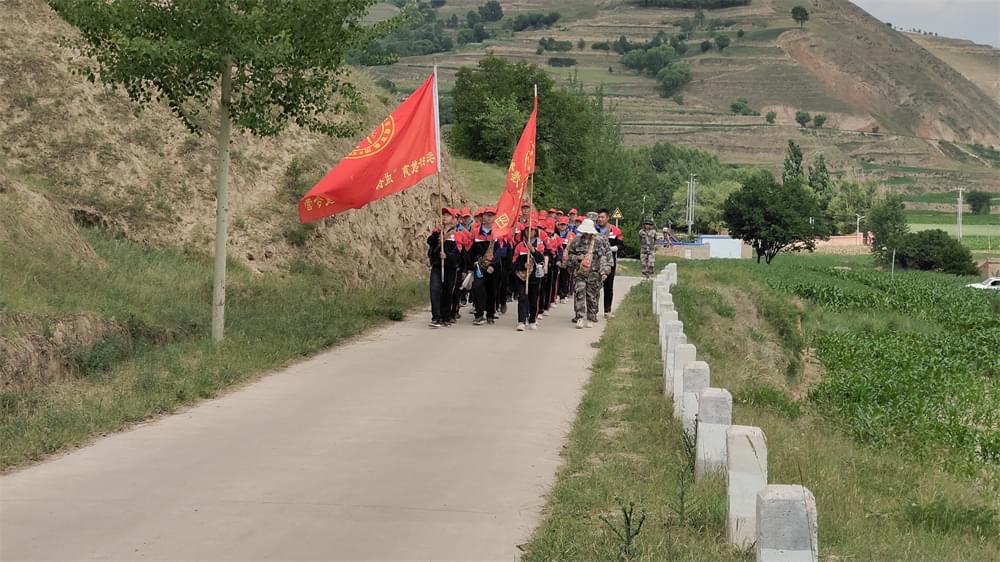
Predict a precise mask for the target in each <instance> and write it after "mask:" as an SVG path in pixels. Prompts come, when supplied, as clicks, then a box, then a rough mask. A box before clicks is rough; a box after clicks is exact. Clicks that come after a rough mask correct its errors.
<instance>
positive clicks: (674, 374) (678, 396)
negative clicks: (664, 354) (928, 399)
mask: <svg viewBox="0 0 1000 562" xmlns="http://www.w3.org/2000/svg"><path fill="white" fill-rule="evenodd" d="M697 358H698V348H696V347H695V346H694V344H690V343H685V344H681V345H678V346H677V349H675V350H674V370H673V371H671V373H670V377H671V379H672V380H671V384H673V390H672V391H671V392H670V394H671V395H673V397H674V417H675V418H677V419H681V412H682V410H683V408H682V407H681V406H682V403H683V400H684V369H685V368H686V367H687V365H688V363H691V362H693V361H695V360H697Z"/></svg>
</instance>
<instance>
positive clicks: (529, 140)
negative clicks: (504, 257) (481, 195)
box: [493, 97, 538, 236]
mask: <svg viewBox="0 0 1000 562" xmlns="http://www.w3.org/2000/svg"><path fill="white" fill-rule="evenodd" d="M537 128H538V97H535V106H534V108H533V109H532V110H531V117H529V118H528V124H527V125H525V126H524V132H522V133H521V140H519V141H518V142H517V148H515V149H514V156H513V157H512V158H511V160H510V168H508V169H507V187H506V189H504V192H503V194H501V195H500V201H498V202H497V217H496V220H494V221H493V233H494V235H495V236H503V235H506V234H508V233H510V230H511V228H513V226H514V223H515V222H516V221H517V216H518V214H519V213H520V211H521V208H520V207H521V201H523V200H524V190H525V188H526V187H527V186H528V178H529V177H530V176H531V174H533V173H534V172H535V131H536V129H537Z"/></svg>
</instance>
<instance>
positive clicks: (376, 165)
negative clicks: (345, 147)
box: [299, 74, 441, 224]
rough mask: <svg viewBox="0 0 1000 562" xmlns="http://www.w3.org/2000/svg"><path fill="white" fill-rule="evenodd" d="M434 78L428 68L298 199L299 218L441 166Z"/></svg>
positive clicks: (378, 193)
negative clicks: (408, 92)
mask: <svg viewBox="0 0 1000 562" xmlns="http://www.w3.org/2000/svg"><path fill="white" fill-rule="evenodd" d="M440 166H441V151H440V144H439V128H438V118H437V82H436V80H435V76H434V75H433V74H432V75H431V77H430V78H428V79H427V81H426V82H424V85H423V86H421V87H420V88H419V89H418V90H417V91H415V92H413V94H411V95H410V97H408V98H406V101H404V102H403V103H402V104H400V106H399V107H397V108H396V111H393V112H392V114H391V115H389V117H388V118H386V120H385V121H382V123H381V124H379V126H378V127H376V128H375V130H374V131H372V134H370V135H368V136H367V137H365V138H364V139H362V140H361V142H360V143H358V146H356V147H354V150H352V151H351V152H350V154H348V155H347V156H346V157H345V158H344V159H343V160H342V161H341V162H340V163H339V164H337V165H336V166H335V167H334V168H333V169H332V170H330V171H329V172H328V173H327V174H326V176H324V177H323V179H321V180H319V183H317V184H316V185H315V186H313V188H312V189H310V190H309V193H307V194H306V196H305V197H303V198H302V200H301V201H299V221H300V222H302V223H303V224H305V223H309V222H313V221H317V220H319V219H322V218H324V217H329V216H331V215H335V214H337V213H340V212H343V211H346V210H348V209H358V208H361V207H363V206H365V205H367V204H368V203H371V202H372V201H376V200H378V199H381V198H383V197H387V196H389V195H392V194H394V193H399V192H400V191H403V190H404V189H406V188H409V187H413V185H414V184H416V183H417V182H418V181H420V180H422V179H424V178H425V177H427V176H431V175H434V174H435V173H438V172H439V171H440Z"/></svg>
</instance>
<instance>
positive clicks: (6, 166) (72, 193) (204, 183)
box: [0, 0, 463, 283]
mask: <svg viewBox="0 0 1000 562" xmlns="http://www.w3.org/2000/svg"><path fill="white" fill-rule="evenodd" d="M73 37H75V34H74V32H73V29H72V28H71V27H70V26H69V25H68V24H66V23H65V22H64V21H62V20H61V19H59V18H58V17H57V16H56V15H55V14H54V13H53V12H52V11H51V10H50V9H49V8H48V6H47V5H46V4H45V2H43V1H42V0H13V1H8V2H2V3H0V67H2V68H4V73H3V76H2V77H0V178H3V179H4V181H5V183H9V184H11V185H16V186H18V187H17V188H16V189H10V190H0V191H3V193H0V199H3V200H4V201H3V207H4V208H5V209H8V208H12V206H13V205H20V206H22V207H23V208H25V209H28V212H26V213H25V214H24V215H21V216H20V217H19V218H15V219H14V220H19V221H21V222H22V223H24V224H21V225H20V226H18V227H17V228H19V229H21V230H25V229H27V230H31V229H33V228H35V227H36V226H37V225H39V224H44V223H43V221H49V222H55V223H56V224H54V225H50V227H47V228H46V230H47V231H49V232H52V231H55V230H59V231H61V232H64V233H67V234H66V236H69V237H74V236H76V237H78V235H75V234H73V231H74V230H75V229H76V226H75V225H74V224H72V223H69V224H67V221H66V220H65V219H67V218H68V217H70V216H72V217H74V218H75V219H76V222H77V223H79V224H83V225H94V226H100V227H103V228H105V229H106V230H110V231H113V232H115V233H116V234H117V235H119V236H122V237H125V238H127V239H130V240H133V241H136V242H140V243H143V244H147V245H151V246H156V247H175V248H181V249H184V250H185V251H189V252H193V253H194V254H196V255H209V254H211V251H212V240H213V237H214V219H215V196H214V190H213V187H212V180H213V178H214V169H213V163H214V140H212V139H211V138H208V137H207V136H206V137H202V138H197V137H194V136H192V135H190V134H189V133H187V131H186V130H185V129H184V128H183V126H182V125H181V124H180V123H179V122H178V121H177V120H176V119H174V118H173V117H172V116H171V115H170V114H169V112H168V111H167V110H166V108H165V107H163V106H156V105H154V106H151V107H149V108H146V109H144V110H142V111H139V110H138V109H137V108H136V107H135V106H134V105H133V104H132V103H131V102H130V101H129V100H128V99H127V97H125V96H124V94H122V93H119V92H112V91H107V90H105V89H103V88H102V87H101V86H99V85H94V84H91V83H89V82H87V80H86V79H85V78H84V77H82V76H79V75H76V74H74V73H73V72H72V68H73V63H74V54H73V52H72V51H71V50H70V49H68V48H67V47H65V46H63V43H64V39H65V38H73ZM353 78H354V80H355V81H357V83H358V84H359V86H360V87H361V89H362V91H363V92H365V97H366V102H367V111H366V112H365V114H364V115H362V116H361V119H362V120H363V126H362V128H363V129H365V130H368V129H370V128H371V127H372V126H373V125H374V124H375V123H376V122H377V121H378V120H380V119H382V118H383V117H384V116H385V115H386V114H387V113H388V112H389V111H391V108H392V106H394V105H395V103H396V100H395V99H394V97H393V96H391V95H390V94H389V93H388V92H386V91H383V90H381V89H379V88H377V87H376V86H375V85H374V84H373V83H372V81H371V79H370V77H369V76H368V75H367V74H365V73H364V72H356V73H355V75H354V77H353ZM353 144H354V141H352V140H351V139H331V138H328V137H322V136H320V135H316V134H312V133H309V132H306V131H304V130H301V129H297V128H292V129H290V130H288V131H286V132H285V133H284V134H282V135H281V136H280V137H278V138H274V139H263V140H262V139H258V138H253V137H250V136H248V135H236V136H235V140H234V144H233V150H232V171H231V176H230V177H231V180H230V186H231V192H230V193H231V195H230V209H231V219H230V255H231V256H232V257H233V258H234V259H236V260H237V261H241V262H243V263H244V264H246V265H247V266H248V267H249V268H250V269H252V270H255V271H275V270H282V269H285V268H286V266H287V265H288V264H289V263H290V262H292V261H294V260H296V259H304V260H306V261H308V262H312V263H319V264H323V265H325V266H328V267H330V268H331V269H333V270H334V271H337V272H339V273H340V274H342V275H343V277H344V279H345V280H346V281H347V282H349V283H351V282H354V283H357V282H361V281H363V280H366V279H369V278H371V277H373V276H375V275H385V274H387V273H388V274H392V273H394V272H399V271H404V270H407V271H412V270H413V269H414V268H415V267H418V266H419V265H422V263H423V254H424V249H425V245H424V242H423V237H422V236H421V234H422V233H423V232H425V231H426V229H427V228H429V226H430V225H431V224H432V222H433V220H434V218H435V217H436V211H434V209H435V208H437V207H438V197H437V194H436V187H435V184H434V181H433V180H431V181H429V182H425V185H424V186H420V187H417V188H414V189H412V190H410V191H407V192H405V193H403V194H400V195H398V196H395V197H391V198H388V199H385V200H382V201H379V202H377V203H375V204H373V205H371V206H369V207H367V208H365V209H362V210H358V211H352V212H349V213H344V214H342V215H339V216H337V217H333V218H331V219H327V220H326V221H324V222H323V223H321V224H320V225H319V226H318V227H316V228H315V229H313V228H309V227H302V226H300V225H298V218H297V217H298V216H297V210H296V204H295V203H296V202H297V200H298V198H299V196H301V195H302V194H304V192H305V190H307V189H308V188H309V187H311V185H312V183H313V182H314V181H315V180H316V179H318V178H319V177H320V176H321V175H322V174H323V173H325V172H326V170H327V169H329V168H330V167H331V166H332V165H333V164H335V163H336V162H337V161H339V160H340V158H341V157H342V156H343V155H344V154H346V153H347V152H348V151H349V150H350V148H351V147H352V146H353ZM445 186H446V193H445V196H446V198H447V199H448V200H449V201H450V202H452V203H454V204H458V203H460V202H461V200H462V198H463V195H462V194H461V190H460V187H459V183H458V180H456V179H454V178H453V177H452V176H451V175H448V176H446V178H445ZM22 199H23V200H24V201H27V202H28V203H23V202H21V200H22ZM15 201H18V202H15ZM53 208H54V209H56V210H55V211H51V209H53ZM60 217H61V219H62V220H61V221H60ZM3 227H4V228H5V229H10V230H14V228H15V226H14V225H10V224H6V223H5V224H4V225H3ZM3 239H4V236H3V233H0V240H3ZM56 240H57V238H56V237H55V236H53V237H52V239H51V240H48V241H47V242H49V243H51V244H53V245H55V243H56Z"/></svg>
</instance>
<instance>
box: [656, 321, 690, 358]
mask: <svg viewBox="0 0 1000 562" xmlns="http://www.w3.org/2000/svg"><path fill="white" fill-rule="evenodd" d="M677 330H680V331H684V323H683V322H681V321H680V320H677V313H676V312H668V313H666V314H664V315H662V316H660V334H659V336H660V360H662V361H663V362H664V363H666V362H667V341H668V339H669V337H670V335H671V334H673V333H674V332H675V331H677Z"/></svg>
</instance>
